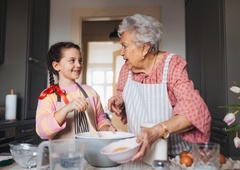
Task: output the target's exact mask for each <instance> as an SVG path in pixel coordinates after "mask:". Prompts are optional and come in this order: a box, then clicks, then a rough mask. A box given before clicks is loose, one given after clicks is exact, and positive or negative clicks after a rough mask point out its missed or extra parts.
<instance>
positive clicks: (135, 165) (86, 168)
mask: <svg viewBox="0 0 240 170" xmlns="http://www.w3.org/2000/svg"><path fill="white" fill-rule="evenodd" d="M129 169H131V170H140V169H144V170H152V167H151V166H149V165H147V164H145V163H142V162H128V163H125V164H121V165H119V166H116V167H109V168H95V167H92V166H91V165H89V164H88V163H87V162H84V165H83V170H129ZM0 170H27V168H22V167H20V166H19V165H18V164H17V163H16V162H14V163H13V164H12V165H9V166H5V167H0ZM33 170H35V169H33ZM44 170H45V169H44ZM58 170H60V169H58Z"/></svg>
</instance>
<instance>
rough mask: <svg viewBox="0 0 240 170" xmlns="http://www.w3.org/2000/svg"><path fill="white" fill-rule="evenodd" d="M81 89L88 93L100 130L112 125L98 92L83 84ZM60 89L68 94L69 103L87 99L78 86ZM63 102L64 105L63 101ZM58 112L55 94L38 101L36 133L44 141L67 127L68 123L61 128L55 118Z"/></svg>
mask: <svg viewBox="0 0 240 170" xmlns="http://www.w3.org/2000/svg"><path fill="white" fill-rule="evenodd" d="M81 87H82V88H83V89H84V90H85V92H86V93H87V95H88V98H89V100H90V102H91V105H92V106H93V108H92V110H93V112H94V115H96V122H97V128H98V130H99V129H100V128H101V127H102V126H104V125H111V122H110V120H109V119H107V117H106V114H105V113H104V110H103V108H102V104H101V101H100V97H99V95H98V94H97V93H96V91H95V90H94V89H93V88H92V87H90V86H88V85H82V84H81ZM60 88H61V89H62V90H64V91H65V92H66V97H67V99H68V101H69V102H71V101H72V100H73V99H75V98H76V97H83V98H85V97H84V95H83V94H82V93H81V91H80V89H79V87H78V86H77V85H76V84H75V85H72V86H67V87H60ZM61 102H62V103H64V102H63V101H61ZM56 111H57V95H56V94H55V93H52V94H48V95H47V96H46V97H45V98H44V99H42V100H39V101H38V106H37V111H36V132H37V134H38V135H39V136H40V137H41V138H42V139H51V138H52V137H54V136H55V135H56V134H57V133H58V132H59V131H61V130H63V129H64V128H65V127H66V122H64V124H63V125H62V126H59V124H58V122H57V121H56V119H55V117H54V113H55V112H56Z"/></svg>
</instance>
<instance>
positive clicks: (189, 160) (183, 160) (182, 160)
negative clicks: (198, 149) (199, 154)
mask: <svg viewBox="0 0 240 170" xmlns="http://www.w3.org/2000/svg"><path fill="white" fill-rule="evenodd" d="M192 163H193V159H192V158H190V157H189V156H183V157H181V158H180V164H185V165H186V167H190V166H192Z"/></svg>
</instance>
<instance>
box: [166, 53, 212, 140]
mask: <svg viewBox="0 0 240 170" xmlns="http://www.w3.org/2000/svg"><path fill="white" fill-rule="evenodd" d="M186 65H187V63H186V61H185V60H184V59H183V58H182V57H180V56H177V57H175V58H174V59H172V60H171V62H170V67H169V69H170V70H169V73H168V78H169V79H168V82H170V83H169V97H170V98H171V99H172V101H173V111H174V115H182V116H184V117H185V118H187V119H188V120H189V121H190V122H191V123H192V125H193V126H194V128H193V129H192V130H190V131H187V132H184V133H181V134H180V135H181V137H182V139H184V140H186V141H189V142H206V141H209V138H210V124H211V115H210V113H209V111H208V108H207V105H206V104H205V102H204V101H203V99H202V97H201V96H200V94H199V92H198V91H197V90H195V89H194V84H193V82H192V81H191V80H190V79H189V77H188V73H187V70H186Z"/></svg>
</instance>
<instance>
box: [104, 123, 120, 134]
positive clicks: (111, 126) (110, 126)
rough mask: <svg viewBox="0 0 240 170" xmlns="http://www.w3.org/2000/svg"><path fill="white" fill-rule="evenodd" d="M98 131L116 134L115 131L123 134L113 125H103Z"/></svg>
mask: <svg viewBox="0 0 240 170" xmlns="http://www.w3.org/2000/svg"><path fill="white" fill-rule="evenodd" d="M100 130H101V131H112V132H113V133H116V132H117V131H119V132H123V130H122V129H119V128H116V127H114V126H113V125H105V126H103V127H102V128H101V129H100Z"/></svg>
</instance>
